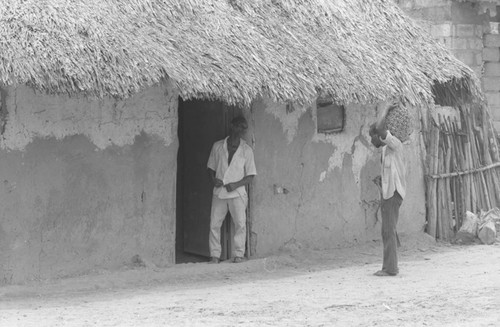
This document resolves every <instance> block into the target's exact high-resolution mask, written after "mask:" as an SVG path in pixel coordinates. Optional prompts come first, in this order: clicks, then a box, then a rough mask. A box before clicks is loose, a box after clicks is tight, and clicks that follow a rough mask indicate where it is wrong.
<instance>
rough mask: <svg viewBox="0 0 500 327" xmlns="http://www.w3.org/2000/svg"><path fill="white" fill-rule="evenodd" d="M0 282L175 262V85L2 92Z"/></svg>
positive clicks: (10, 89) (19, 88)
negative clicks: (79, 93)
mask: <svg viewBox="0 0 500 327" xmlns="http://www.w3.org/2000/svg"><path fill="white" fill-rule="evenodd" d="M2 95H3V104H4V105H5V106H6V109H7V111H8V113H7V123H6V125H5V131H4V134H3V138H2V143H1V145H2V150H0V203H1V205H0V284H1V283H4V284H9V283H18V282H22V281H27V280H43V279H45V278H57V277H63V276H71V275H76V274H82V273H87V272H89V271H92V270H94V269H100V268H102V269H109V268H116V267H119V266H123V265H124V264H128V263H130V262H131V259H132V257H133V256H135V255H139V256H140V257H141V258H142V259H143V260H144V261H149V262H152V263H155V264H157V265H160V266H162V265H168V264H170V263H172V262H173V258H174V253H173V251H174V248H175V246H174V242H175V175H176V174H175V173H173V172H175V171H176V158H177V147H178V142H177V136H176V133H177V94H176V92H175V91H174V90H173V89H172V88H171V87H170V86H169V85H163V86H161V87H157V88H153V89H150V90H148V91H146V92H143V93H140V94H137V95H135V96H134V97H132V98H131V99H129V100H127V101H114V100H111V99H106V100H100V101H98V100H94V101H93V100H88V99H78V98H76V99H75V98H71V99H69V98H66V97H53V96H48V95H42V94H37V93H35V92H34V91H33V90H31V89H29V88H27V87H18V88H7V89H4V92H2Z"/></svg>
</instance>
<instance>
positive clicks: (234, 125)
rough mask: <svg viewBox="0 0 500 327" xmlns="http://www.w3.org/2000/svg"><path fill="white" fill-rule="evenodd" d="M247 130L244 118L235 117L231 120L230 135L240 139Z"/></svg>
mask: <svg viewBox="0 0 500 327" xmlns="http://www.w3.org/2000/svg"><path fill="white" fill-rule="evenodd" d="M247 128H248V123H247V120H246V119H245V117H243V116H236V117H234V118H233V119H232V120H231V134H232V135H233V136H238V137H242V136H243V135H245V132H246V130H247Z"/></svg>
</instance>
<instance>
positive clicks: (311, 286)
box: [0, 234, 500, 326]
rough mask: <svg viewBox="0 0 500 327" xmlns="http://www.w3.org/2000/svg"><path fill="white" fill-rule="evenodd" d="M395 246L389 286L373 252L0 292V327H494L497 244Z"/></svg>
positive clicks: (499, 281) (499, 317)
mask: <svg viewBox="0 0 500 327" xmlns="http://www.w3.org/2000/svg"><path fill="white" fill-rule="evenodd" d="M402 243H403V246H402V248H401V249H400V271H401V273H400V275H398V276H396V277H375V276H373V275H372V274H373V272H375V271H376V270H378V269H379V268H380V261H381V244H380V243H379V242H371V243H369V244H364V245H359V246H355V247H351V248H346V249H332V250H323V251H319V250H310V249H303V248H301V247H300V246H296V247H294V248H288V249H285V250H284V251H282V252H281V253H279V254H277V255H275V256H272V257H267V258H258V259H253V260H250V261H247V262H244V263H241V264H233V263H221V264H219V265H209V264H206V263H197V264H181V265H176V266H174V267H170V268H162V269H158V268H155V269H153V268H151V267H149V268H136V269H130V268H128V269H123V270H121V271H114V272H106V271H101V272H97V273H95V274H92V275H86V276H80V277H75V278H69V279H61V280H56V281H46V282H43V283H37V284H29V285H18V286H4V287H1V288H0V296H1V298H0V299H1V300H0V326H500V244H499V242H497V243H496V244H494V245H490V246H487V245H469V246H463V245H462V246H458V245H449V244H442V243H435V242H434V241H433V240H430V239H429V238H428V237H427V236H426V235H425V234H419V235H413V236H411V237H410V236H404V237H402Z"/></svg>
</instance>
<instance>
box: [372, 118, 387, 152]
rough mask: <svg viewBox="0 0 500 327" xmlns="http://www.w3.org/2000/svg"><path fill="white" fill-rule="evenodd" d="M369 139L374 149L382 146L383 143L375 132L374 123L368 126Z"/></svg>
mask: <svg viewBox="0 0 500 327" xmlns="http://www.w3.org/2000/svg"><path fill="white" fill-rule="evenodd" d="M370 137H371V142H372V144H373V146H374V147H376V148H380V147H381V146H383V145H384V143H383V142H382V141H381V140H380V134H379V133H378V131H377V126H376V124H375V123H373V124H372V125H371V126H370Z"/></svg>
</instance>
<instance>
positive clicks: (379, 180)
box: [372, 175, 382, 188]
mask: <svg viewBox="0 0 500 327" xmlns="http://www.w3.org/2000/svg"><path fill="white" fill-rule="evenodd" d="M372 181H373V182H374V183H375V185H377V186H378V187H380V188H382V176H380V175H378V176H377V177H375V178H374V179H373V180H372Z"/></svg>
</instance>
